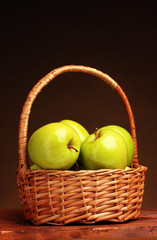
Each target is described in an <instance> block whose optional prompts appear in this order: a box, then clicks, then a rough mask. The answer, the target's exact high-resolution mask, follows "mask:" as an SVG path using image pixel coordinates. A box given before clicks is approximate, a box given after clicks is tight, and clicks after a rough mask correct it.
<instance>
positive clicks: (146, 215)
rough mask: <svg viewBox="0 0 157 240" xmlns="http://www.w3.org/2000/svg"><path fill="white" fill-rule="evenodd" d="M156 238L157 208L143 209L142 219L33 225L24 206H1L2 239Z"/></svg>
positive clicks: (0, 239)
mask: <svg viewBox="0 0 157 240" xmlns="http://www.w3.org/2000/svg"><path fill="white" fill-rule="evenodd" d="M13 239H14V240H15V239H16V240H25V239H26V240H36V239H38V240H41V239H42V240H50V239H62V240H64V239H69V240H70V239H80V240H81V239H86V240H88V239H96V240H99V239H107V240H110V239H116V240H120V239H137V240H139V239H157V209H151V210H141V215H140V217H139V219H137V220H132V221H127V222H125V223H108V222H101V223H96V224H93V225H84V224H70V225H66V226H47V225H44V226H34V225H33V224H32V223H30V222H28V221H26V220H25V219H24V217H23V214H22V210H21V209H0V240H13Z"/></svg>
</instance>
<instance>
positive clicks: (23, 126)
mask: <svg viewBox="0 0 157 240" xmlns="http://www.w3.org/2000/svg"><path fill="white" fill-rule="evenodd" d="M66 72H84V73H88V74H91V75H93V76H95V77H98V78H99V79H101V80H103V81H104V82H106V83H107V84H108V85H109V86H111V88H113V89H114V90H115V91H116V92H117V93H118V94H119V96H120V97H121V99H122V101H123V103H124V106H125V109H126V112H127V115H128V118H129V124H130V133H131V136H132V138H133V141H134V145H135V155H134V160H133V164H132V166H133V167H135V168H136V167H137V166H138V150H137V139H136V129H135V122H134V116H133V113H132V110H131V106H130V103H129V101H128V99H127V97H126V95H125V93H124V92H123V90H122V88H121V87H120V86H119V85H118V83H117V82H116V81H114V80H113V79H112V78H111V77H109V76H108V75H107V74H105V73H103V72H101V71H99V70H97V69H95V68H91V67H86V66H81V65H68V66H63V67H60V68H56V69H54V70H53V71H51V72H50V73H48V74H47V75H46V76H45V77H43V78H42V79H41V80H39V81H38V83H37V84H36V85H35V86H34V87H33V88H32V90H31V91H30V92H29V94H28V96H27V99H26V101H25V103H24V106H23V109H22V113H21V115H20V124H19V142H18V144H19V169H18V171H19V173H21V174H22V173H23V172H24V171H25V170H26V169H27V168H28V162H27V131H28V120H29V115H30V112H31V107H32V104H33V102H34V100H35V99H36V97H37V95H38V93H39V92H40V91H41V90H42V89H43V88H44V87H45V86H46V85H47V84H48V83H49V82H50V81H52V80H53V79H54V78H55V77H57V76H59V75H60V74H62V73H66Z"/></svg>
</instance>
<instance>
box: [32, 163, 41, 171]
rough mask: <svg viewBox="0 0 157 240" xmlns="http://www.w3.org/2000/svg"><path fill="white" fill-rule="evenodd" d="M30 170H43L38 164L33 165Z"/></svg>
mask: <svg viewBox="0 0 157 240" xmlns="http://www.w3.org/2000/svg"><path fill="white" fill-rule="evenodd" d="M30 169H32V170H37V169H41V168H40V167H39V166H38V165H37V164H33V165H32V166H31V167H30Z"/></svg>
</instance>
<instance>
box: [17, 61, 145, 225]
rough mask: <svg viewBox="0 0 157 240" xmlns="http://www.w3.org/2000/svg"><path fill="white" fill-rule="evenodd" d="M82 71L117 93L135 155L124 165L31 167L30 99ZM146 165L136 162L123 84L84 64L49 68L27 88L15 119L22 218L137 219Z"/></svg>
mask: <svg viewBox="0 0 157 240" xmlns="http://www.w3.org/2000/svg"><path fill="white" fill-rule="evenodd" d="M66 72H84V73H88V74H91V75H94V76H96V77H98V78H99V79H101V80H103V81H104V82H106V83H107V84H109V85H110V86H111V87H112V88H113V89H114V90H115V91H116V92H117V93H118V94H119V96H120V97H121V99H122V101H123V103H124V106H125V108H126V112H127V114H128V118H129V123H130V130H131V131H130V132H131V135H132V138H133V141H134V144H135V157H134V161H133V164H132V167H131V168H130V169H128V170H122V169H115V170H112V169H101V170H80V171H70V170H66V171H61V170H31V169H29V165H28V160H27V129H28V120H29V115H30V111H31V107H32V104H33V102H34V100H35V98H36V97H37V95H38V93H39V92H40V91H41V90H42V88H43V87H45V86H46V85H47V84H48V83H49V82H50V81H52V80H53V79H54V78H55V77H57V76H58V75H60V74H62V73H66ZM146 170H147V167H144V166H141V165H139V164H138V153H137V141H136V130H135V123H134V117H133V113H132V110H131V107H130V104H129V102H128V99H127V97H126V95H125V93H124V92H123V90H122V88H121V87H120V86H119V85H118V84H117V83H116V82H115V81H114V80H113V79H112V78H111V77H109V76H108V75H106V74H104V73H102V72H101V71H98V70H96V69H94V68H90V67H85V66H75V65H69V66H63V67H60V68H57V69H55V70H53V71H51V72H50V73H49V74H47V75H46V76H45V77H44V78H42V79H41V80H40V81H39V82H38V83H37V84H36V85H35V86H34V87H33V89H32V90H31V91H30V93H29V95H28V97H27V100H26V102H25V104H24V106H23V110H22V113H21V117H20V124H19V167H18V171H17V184H18V189H19V195H20V200H21V204H22V208H23V210H24V216H25V218H26V219H28V220H30V221H32V222H33V223H34V224H35V225H41V224H53V225H65V224H68V223H72V222H80V223H86V224H91V223H95V222H99V221H114V222H123V221H126V220H128V219H136V218H137V217H138V216H139V214H140V209H141V205H142V200H143V193H144V181H145V173H146Z"/></svg>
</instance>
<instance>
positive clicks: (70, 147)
mask: <svg viewBox="0 0 157 240" xmlns="http://www.w3.org/2000/svg"><path fill="white" fill-rule="evenodd" d="M68 148H69V149H74V150H75V152H78V150H77V149H76V148H74V147H72V146H68Z"/></svg>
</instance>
